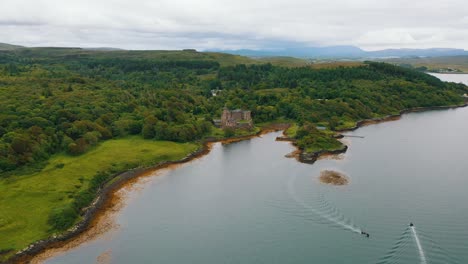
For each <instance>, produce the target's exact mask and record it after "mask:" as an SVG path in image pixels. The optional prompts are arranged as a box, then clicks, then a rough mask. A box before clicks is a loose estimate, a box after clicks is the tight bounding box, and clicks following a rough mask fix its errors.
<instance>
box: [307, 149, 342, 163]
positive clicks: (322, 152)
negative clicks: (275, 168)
mask: <svg viewBox="0 0 468 264" xmlns="http://www.w3.org/2000/svg"><path fill="white" fill-rule="evenodd" d="M347 150H348V146H346V145H343V147H342V148H340V149H336V150H319V151H315V152H311V153H308V152H304V151H301V153H300V154H299V157H298V159H299V161H300V162H303V163H308V164H313V163H314V162H316V161H317V159H319V158H320V157H321V156H326V155H338V154H341V153H345V152H346V151H347Z"/></svg>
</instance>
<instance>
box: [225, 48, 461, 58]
mask: <svg viewBox="0 0 468 264" xmlns="http://www.w3.org/2000/svg"><path fill="white" fill-rule="evenodd" d="M216 51H218V52H224V53H229V54H236V55H242V56H249V57H279V56H290V57H297V58H351V59H356V58H403V57H441V56H459V55H468V51H466V50H463V49H450V48H430V49H384V50H377V51H365V50H363V49H360V48H358V47H355V46H327V47H294V48H284V49H274V50H249V49H240V50H216Z"/></svg>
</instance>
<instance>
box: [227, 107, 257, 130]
mask: <svg viewBox="0 0 468 264" xmlns="http://www.w3.org/2000/svg"><path fill="white" fill-rule="evenodd" d="M219 125H220V127H221V128H247V129H251V128H252V127H253V122H252V116H251V112H250V111H244V110H240V109H236V110H229V109H227V108H226V107H225V108H224V109H223V114H222V115H221V120H220V122H219Z"/></svg>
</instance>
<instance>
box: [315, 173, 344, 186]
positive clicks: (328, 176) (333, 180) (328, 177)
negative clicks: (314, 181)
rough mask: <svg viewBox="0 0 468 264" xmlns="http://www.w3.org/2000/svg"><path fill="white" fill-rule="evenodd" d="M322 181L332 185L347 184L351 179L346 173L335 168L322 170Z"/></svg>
mask: <svg viewBox="0 0 468 264" xmlns="http://www.w3.org/2000/svg"><path fill="white" fill-rule="evenodd" d="M319 179H320V181H321V182H322V183H326V184H332V185H347V184H348V182H349V180H348V177H346V175H344V174H343V173H341V172H338V171H333V170H323V171H321V172H320V178H319Z"/></svg>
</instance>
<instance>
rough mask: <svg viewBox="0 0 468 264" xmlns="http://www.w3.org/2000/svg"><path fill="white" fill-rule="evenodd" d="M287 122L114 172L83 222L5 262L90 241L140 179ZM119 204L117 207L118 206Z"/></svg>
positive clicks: (36, 259) (35, 259)
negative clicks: (124, 192)
mask: <svg viewBox="0 0 468 264" xmlns="http://www.w3.org/2000/svg"><path fill="white" fill-rule="evenodd" d="M288 125H289V124H271V125H267V126H265V127H262V128H261V130H260V131H258V132H256V133H254V134H250V135H244V136H235V137H231V138H224V139H216V138H207V139H205V140H203V141H202V144H201V147H200V149H198V150H196V151H194V152H192V153H190V154H188V155H187V156H185V157H184V158H182V159H180V160H175V161H164V162H160V163H157V164H155V165H152V166H149V167H142V168H134V169H130V170H127V171H124V172H120V173H116V174H114V177H112V179H111V180H110V181H109V182H108V183H107V184H106V185H105V186H104V187H103V188H101V189H100V190H99V191H98V193H97V194H96V197H95V199H94V200H93V202H92V203H91V205H89V206H88V207H87V208H86V211H85V212H84V214H83V216H82V220H81V221H79V222H78V223H77V224H75V225H74V226H73V227H71V228H70V229H68V230H67V231H65V232H64V233H62V234H60V235H55V236H51V237H49V238H46V239H42V240H39V241H36V242H34V243H32V244H30V245H29V246H28V247H26V248H25V249H23V250H21V251H19V252H17V253H16V254H15V255H13V256H12V257H11V258H9V259H7V260H6V261H5V262H4V263H5V264H15V263H42V261H44V260H46V259H48V258H49V257H50V256H53V255H56V254H59V253H61V252H65V251H67V250H69V249H72V248H75V247H77V246H79V245H81V244H83V243H86V242H87V241H89V240H92V239H94V238H96V237H97V236H100V235H101V234H104V233H106V232H107V231H108V230H110V229H112V227H110V228H108V229H105V230H95V229H98V228H99V227H102V226H101V224H102V221H103V220H107V219H106V217H107V216H109V214H110V213H112V212H113V211H115V210H112V211H111V209H116V210H117V211H118V210H119V208H120V207H121V206H123V204H122V201H121V200H122V197H121V196H122V195H121V194H120V195H119V194H118V192H119V191H121V190H123V189H124V188H126V187H129V186H132V185H134V184H135V183H136V182H137V180H138V179H141V178H143V177H145V176H149V175H152V174H153V173H155V172H158V171H160V170H164V169H168V168H173V167H175V166H178V165H182V164H185V163H189V162H191V161H193V160H196V159H198V158H201V157H203V156H205V155H207V154H208V153H210V151H211V148H212V145H213V144H216V143H221V144H231V143H235V142H239V141H243V140H248V139H252V138H255V137H260V136H262V135H263V134H266V133H270V132H274V131H279V130H283V129H285V128H286V127H287V126H288ZM116 206H117V208H115V207H116ZM105 222H106V223H104V226H106V227H107V226H108V225H112V223H108V221H105ZM67 245H68V246H67Z"/></svg>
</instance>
